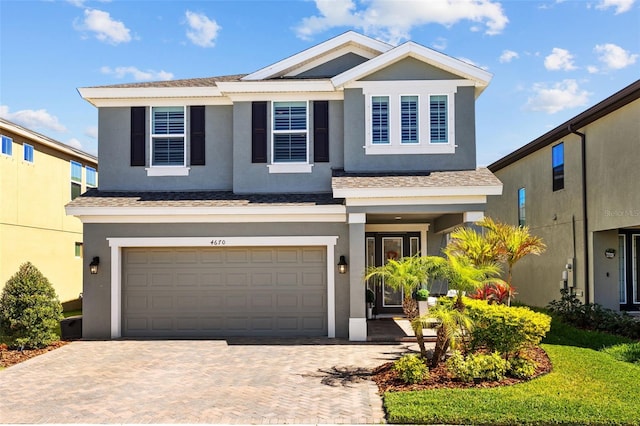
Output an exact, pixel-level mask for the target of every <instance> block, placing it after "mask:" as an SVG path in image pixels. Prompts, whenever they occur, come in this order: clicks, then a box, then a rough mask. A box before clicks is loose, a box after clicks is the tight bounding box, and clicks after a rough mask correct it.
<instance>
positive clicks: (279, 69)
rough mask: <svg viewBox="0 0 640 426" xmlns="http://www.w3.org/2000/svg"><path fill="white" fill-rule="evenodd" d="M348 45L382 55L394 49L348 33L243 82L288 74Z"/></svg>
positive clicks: (262, 70) (276, 64) (296, 55)
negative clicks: (289, 71)
mask: <svg viewBox="0 0 640 426" xmlns="http://www.w3.org/2000/svg"><path fill="white" fill-rule="evenodd" d="M347 44H353V45H360V46H363V47H364V48H366V49H368V50H371V51H374V52H380V53H382V52H386V51H388V50H390V49H391V48H392V47H393V46H391V45H389V44H387V43H383V42H381V41H378V40H375V39H372V38H370V37H366V36H364V35H362V34H358V33H356V32H354V31H347V32H346V33H344V34H341V35H339V36H337V37H334V38H332V39H329V40H327V41H325V42H323V43H320V44H318V45H316V46H313V47H310V48H309V49H306V50H303V51H302V52H299V53H297V54H295V55H293V56H290V57H288V58H286V59H283V60H281V61H278V62H276V63H274V64H272V65H269V66H267V67H264V68H262V69H259V70H258V71H255V72H253V73H251V74H249V75H246V76H244V77H243V78H242V80H245V81H246V80H262V79H266V78H272V77H275V76H279V75H282V74H284V73H285V72H287V70H290V69H292V68H295V67H297V66H299V65H301V64H304V63H306V62H309V61H312V60H313V59H315V58H316V57H318V56H323V55H326V54H327V52H330V51H332V50H334V49H336V48H338V47H340V46H342V45H347Z"/></svg>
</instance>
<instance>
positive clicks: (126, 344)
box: [0, 339, 406, 424]
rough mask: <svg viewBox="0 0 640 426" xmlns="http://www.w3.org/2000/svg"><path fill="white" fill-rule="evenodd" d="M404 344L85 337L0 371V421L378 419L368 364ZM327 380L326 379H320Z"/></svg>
mask: <svg viewBox="0 0 640 426" xmlns="http://www.w3.org/2000/svg"><path fill="white" fill-rule="evenodd" d="M405 350H406V344H391V345H384V344H380V345H378V344H348V343H347V342H341V341H339V340H338V341H336V340H327V339H319V340H318V339H315V340H296V341H260V340H253V341H251V340H235V341H234V340H229V341H225V340H173V341H159V340H157V341H133V340H122V341H87V342H73V343H70V344H68V345H66V346H63V347H62V348H60V349H57V350H55V351H52V352H49V353H47V354H44V355H41V356H38V357H36V358H33V359H31V360H28V361H26V362H24V363H22V364H18V365H16V366H13V367H10V368H8V369H6V370H4V371H0V395H1V397H0V421H1V422H2V423H262V424H265V423H307V424H310V423H380V422H384V414H383V410H382V403H381V399H380V397H379V395H378V393H377V388H376V386H375V384H374V383H373V382H372V381H369V380H363V381H355V382H354V381H352V380H348V379H346V380H340V378H338V379H336V380H333V379H332V376H330V375H327V374H325V373H321V372H319V370H327V371H329V370H331V368H332V367H334V366H335V367H345V366H355V367H363V368H372V367H375V366H377V365H380V364H382V363H384V362H387V361H389V360H392V359H395V358H397V357H398V356H399V355H400V354H402V353H403V352H405ZM328 383H329V384H328Z"/></svg>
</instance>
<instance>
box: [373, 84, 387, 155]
mask: <svg viewBox="0 0 640 426" xmlns="http://www.w3.org/2000/svg"><path fill="white" fill-rule="evenodd" d="M371 143H373V144H380V143H385V144H388V143H389V97H388V96H372V97H371Z"/></svg>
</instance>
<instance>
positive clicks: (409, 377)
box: [393, 354, 429, 384]
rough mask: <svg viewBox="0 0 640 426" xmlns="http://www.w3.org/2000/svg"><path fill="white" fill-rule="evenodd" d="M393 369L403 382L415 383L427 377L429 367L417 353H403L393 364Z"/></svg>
mask: <svg viewBox="0 0 640 426" xmlns="http://www.w3.org/2000/svg"><path fill="white" fill-rule="evenodd" d="M393 370H394V371H395V372H397V373H398V375H399V376H400V379H402V381H403V382H405V383H410V384H415V383H420V382H422V381H423V380H426V379H428V378H429V368H427V365H426V364H425V363H424V361H423V359H422V358H420V357H419V356H417V355H413V354H408V355H403V356H402V357H401V358H400V359H399V360H397V361H396V362H395V363H394V364H393Z"/></svg>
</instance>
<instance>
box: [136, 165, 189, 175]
mask: <svg viewBox="0 0 640 426" xmlns="http://www.w3.org/2000/svg"><path fill="white" fill-rule="evenodd" d="M145 170H146V171H147V176H189V170H191V168H190V167H185V166H152V167H147V168H145Z"/></svg>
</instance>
